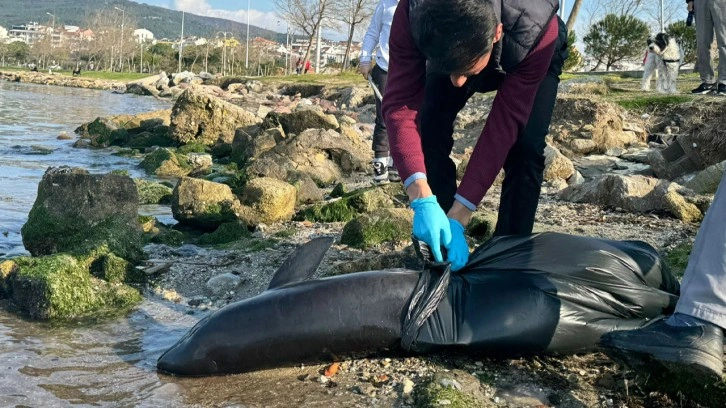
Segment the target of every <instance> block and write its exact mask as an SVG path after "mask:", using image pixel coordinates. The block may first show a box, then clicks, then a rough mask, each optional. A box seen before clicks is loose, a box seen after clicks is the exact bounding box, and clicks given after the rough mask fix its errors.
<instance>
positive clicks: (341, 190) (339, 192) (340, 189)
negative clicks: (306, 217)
mask: <svg viewBox="0 0 726 408" xmlns="http://www.w3.org/2000/svg"><path fill="white" fill-rule="evenodd" d="M347 192H348V190H347V189H346V188H345V184H343V183H338V184H336V185H335V187H333V190H332V191H331V192H330V196H331V197H333V198H338V197H343V196H344V195H345V194H346V193H347Z"/></svg>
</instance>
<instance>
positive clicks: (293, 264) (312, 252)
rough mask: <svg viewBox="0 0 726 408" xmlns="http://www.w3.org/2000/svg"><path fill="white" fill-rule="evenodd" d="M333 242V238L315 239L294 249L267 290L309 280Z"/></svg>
mask: <svg viewBox="0 0 726 408" xmlns="http://www.w3.org/2000/svg"><path fill="white" fill-rule="evenodd" d="M333 241H334V238H333V237H320V238H315V239H313V240H311V241H310V242H308V243H306V244H304V245H301V246H300V247H298V248H297V249H295V251H293V252H292V254H290V256H288V257H287V259H286V260H285V262H284V263H283V264H282V266H280V268H279V269H278V270H277V272H275V275H274V276H273V277H272V280H271V281H270V286H268V287H267V289H268V290H270V289H275V288H279V287H281V286H285V285H287V284H289V283H294V282H301V281H304V280H307V279H310V277H311V276H312V275H313V273H315V270H317V269H318V265H320V262H322V261H323V257H324V256H325V253H326V252H327V251H328V248H330V246H331V245H333Z"/></svg>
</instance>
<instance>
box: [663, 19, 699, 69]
mask: <svg viewBox="0 0 726 408" xmlns="http://www.w3.org/2000/svg"><path fill="white" fill-rule="evenodd" d="M666 33H668V35H670V36H671V37H674V38H675V39H676V42H677V43H678V45H680V46H681V50H682V52H683V64H684V65H685V64H689V63H691V62H696V56H697V51H696V27H693V26H691V27H688V26H687V25H686V22H685V21H678V22H675V23H673V24H671V25H669V26H668V27H666Z"/></svg>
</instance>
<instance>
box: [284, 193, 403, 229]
mask: <svg viewBox="0 0 726 408" xmlns="http://www.w3.org/2000/svg"><path fill="white" fill-rule="evenodd" d="M402 191H403V189H402V187H401V185H400V184H398V183H395V184H389V185H386V186H381V187H370V188H363V189H359V190H355V191H351V192H350V193H347V194H343V197H342V198H340V199H338V200H334V201H331V202H328V203H325V204H317V205H313V206H311V207H308V208H306V209H305V210H304V211H302V212H301V213H300V214H299V216H298V218H299V219H303V220H308V221H314V222H343V221H350V220H351V219H353V218H354V217H355V216H357V215H359V214H363V213H369V212H373V211H375V210H378V209H381V208H388V207H393V206H394V204H393V196H395V195H396V194H397V193H400V192H402Z"/></svg>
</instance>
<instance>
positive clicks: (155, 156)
mask: <svg viewBox="0 0 726 408" xmlns="http://www.w3.org/2000/svg"><path fill="white" fill-rule="evenodd" d="M139 166H140V167H141V168H142V169H144V170H145V171H146V173H147V174H150V175H155V176H159V177H182V176H186V175H188V174H189V173H191V172H192V170H193V168H192V166H191V165H190V164H189V160H188V158H187V156H186V155H184V154H181V153H177V152H176V151H174V150H172V149H166V148H164V149H157V150H154V151H153V152H151V153H149V154H148V155H146V157H144V160H142V161H141V163H140V164H139Z"/></svg>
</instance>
